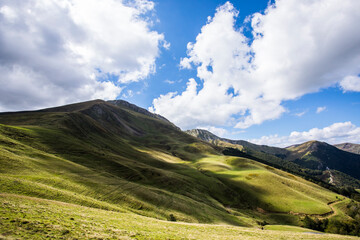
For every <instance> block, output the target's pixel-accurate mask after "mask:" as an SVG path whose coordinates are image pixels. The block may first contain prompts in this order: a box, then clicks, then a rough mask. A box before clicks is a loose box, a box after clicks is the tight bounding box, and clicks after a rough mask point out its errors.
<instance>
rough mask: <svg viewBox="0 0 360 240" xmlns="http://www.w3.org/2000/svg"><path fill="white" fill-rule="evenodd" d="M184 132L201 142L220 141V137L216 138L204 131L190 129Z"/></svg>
mask: <svg viewBox="0 0 360 240" xmlns="http://www.w3.org/2000/svg"><path fill="white" fill-rule="evenodd" d="M185 132H186V133H187V134H190V135H191V136H193V137H196V138H199V139H201V140H203V141H208V142H211V141H214V140H219V139H220V137H218V136H216V135H215V134H213V133H211V132H209V131H208V130H205V129H191V130H187V131H185Z"/></svg>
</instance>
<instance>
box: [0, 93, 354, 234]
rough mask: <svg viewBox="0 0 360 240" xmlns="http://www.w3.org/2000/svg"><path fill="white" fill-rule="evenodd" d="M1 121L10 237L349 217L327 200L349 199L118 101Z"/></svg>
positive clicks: (1, 186) (4, 224)
mask: <svg viewBox="0 0 360 240" xmlns="http://www.w3.org/2000/svg"><path fill="white" fill-rule="evenodd" d="M0 123H1V124H0V192H1V193H2V194H1V196H0V199H1V202H2V205H1V206H2V207H1V217H2V220H1V222H0V223H1V224H0V230H1V234H3V236H6V237H9V238H11V237H18V236H20V237H24V238H28V236H34V238H35V237H36V238H38V237H42V236H45V235H47V236H49V237H52V238H54V237H56V238H58V237H59V236H63V237H65V238H66V237H77V238H96V237H98V238H112V237H113V236H117V237H121V236H127V237H133V238H137V239H147V238H155V239H163V238H196V239H197V238H202V239H206V236H209V235H207V234H211V236H212V235H214V236H218V238H228V239H232V238H233V236H234V234H235V233H236V234H237V235H239V234H240V235H241V233H239V232H243V234H245V232H247V231H249V232H251V234H250V235H249V236H248V237H249V239H262V238H264V237H265V238H271V237H270V236H269V235H267V234H266V233H260V232H261V230H256V229H252V230H249V229H243V228H236V227H229V226H219V227H216V226H213V225H209V227H208V228H207V227H204V226H207V225H196V224H194V225H189V224H182V223H179V222H188V223H211V224H226V225H233V226H246V227H255V228H257V229H259V228H261V227H263V225H266V224H270V225H295V226H303V225H304V222H303V221H304V217H305V216H310V217H319V218H330V219H331V218H337V219H339V220H340V221H342V220H343V219H349V218H351V219H352V217H351V216H350V215H349V214H350V213H347V212H346V211H345V210H339V211H336V212H335V211H334V210H333V208H332V206H331V205H329V203H331V202H334V201H336V202H339V203H342V202H345V201H347V200H346V199H345V198H344V197H342V196H340V195H339V194H336V193H334V192H331V191H329V190H327V189H324V188H322V187H320V186H319V185H316V184H314V183H311V182H308V181H306V180H304V179H302V178H300V177H298V176H295V175H293V174H290V173H288V172H284V171H281V170H278V169H275V168H273V167H271V166H268V165H265V164H263V163H260V162H258V161H254V160H252V159H251V158H248V157H234V156H224V155H223V154H222V153H221V152H222V151H223V150H224V148H223V147H218V146H215V145H212V144H210V143H207V142H203V141H200V140H198V139H196V138H194V137H192V136H189V135H188V134H186V133H183V132H181V131H180V130H179V129H178V128H177V127H176V126H174V125H173V124H171V123H170V122H169V121H167V120H166V119H164V118H162V117H160V116H158V115H153V114H151V113H149V112H147V111H146V110H144V109H140V108H137V107H136V106H134V105H131V104H128V103H126V102H123V101H117V102H104V101H101V100H97V101H91V102H85V103H79V104H73V105H68V106H63V107H58V108H52V109H45V110H41V111H33V112H19V113H2V114H0ZM29 197H30V198H29ZM50 200H55V201H56V202H54V201H50ZM80 206H81V207H80ZM99 215H101V216H99ZM140 215H142V216H140ZM143 216H144V217H143ZM145 216H146V217H150V218H146V217H145ZM82 218H83V219H82ZM154 218H156V219H158V220H155V219H154ZM121 219H122V221H121ZM160 220H162V221H160ZM119 221H120V222H119ZM137 221H139V222H140V223H139V224H136V223H135V222H137ZM175 221H176V222H175ZM124 222H125V223H124ZM173 222H175V223H173ZM127 223H128V224H127ZM132 228H134V229H136V231H133V230H131V229H132ZM152 228H153V229H152ZM164 228H167V229H169V232H167V230H166V231H165V230H164ZM204 228H206V229H205V230H204V231H202V230H201V229H204ZM218 228H221V229H222V230H220V232H221V233H216V232H217V231H218V230H217V229H218ZM119 229H120V230H119ZM284 229H289V227H284ZM45 230H46V232H44V231H45ZM152 230H153V231H154V232H155V233H154V232H153V233H151V231H152ZM190 230H191V231H194V232H195V235H194V236H195V237H194V236H192V235H191V234H190V235H189V231H190ZM182 231H184V232H185V233H184V232H182ZM259 231H260V232H259ZM309 231H310V230H309ZM206 233H207V234H206ZM82 234H83V235H82ZM216 234H218V235H216ZM222 234H227V237H226V236H223V235H222ZM274 234H275V233H274ZM276 234H279V235H278V236H284V235H281V234H280V233H276ZM276 234H275V235H276ZM245 235H246V234H245ZM285 235H286V234H285ZM0 236H1V235H0ZM246 236H247V235H246ZM296 236H299V235H296ZM288 237H290V235H288ZM311 237H312V236H311ZM285 238H286V237H285ZM304 238H306V236H305V237H304ZM309 238H310V237H309ZM319 238H320V239H331V238H334V239H336V238H338V237H336V236H330V235H327V236H319ZM275 239H277V238H275Z"/></svg>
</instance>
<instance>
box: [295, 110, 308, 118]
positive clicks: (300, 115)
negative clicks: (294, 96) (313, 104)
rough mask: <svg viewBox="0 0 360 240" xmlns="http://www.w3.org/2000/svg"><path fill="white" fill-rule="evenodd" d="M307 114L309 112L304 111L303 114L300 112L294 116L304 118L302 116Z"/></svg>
mask: <svg viewBox="0 0 360 240" xmlns="http://www.w3.org/2000/svg"><path fill="white" fill-rule="evenodd" d="M306 112H307V111H303V112H299V113H294V115H295V116H297V117H302V116H304V115H305V113H306Z"/></svg>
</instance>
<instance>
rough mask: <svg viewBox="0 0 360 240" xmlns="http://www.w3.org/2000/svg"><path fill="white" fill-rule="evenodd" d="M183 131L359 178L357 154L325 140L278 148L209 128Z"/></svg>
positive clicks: (258, 154)
mask: <svg viewBox="0 0 360 240" xmlns="http://www.w3.org/2000/svg"><path fill="white" fill-rule="evenodd" d="M186 133H188V134H190V135H192V136H195V137H198V138H200V139H202V140H205V141H210V142H212V143H214V144H218V145H224V143H221V142H226V143H230V144H233V145H235V148H236V146H238V145H240V146H242V148H241V149H240V150H242V151H243V152H245V153H247V154H250V155H253V156H255V157H257V158H260V159H267V160H269V162H270V163H276V164H277V165H279V164H280V165H284V164H290V166H289V167H290V168H291V169H292V168H297V167H296V166H295V165H292V164H296V165H298V166H300V167H305V168H308V169H313V170H321V171H326V170H328V169H329V168H330V169H333V170H339V171H340V172H344V173H346V174H348V175H350V176H351V177H354V178H357V180H359V179H360V156H359V155H356V154H353V153H350V152H346V151H342V150H341V149H338V148H336V147H335V146H332V145H330V144H328V143H325V142H320V141H316V140H313V141H307V142H305V143H301V144H296V145H292V146H289V147H286V148H278V147H270V146H266V145H257V144H253V143H250V142H247V141H244V140H230V139H226V138H220V137H218V136H216V135H214V134H212V133H211V132H209V131H207V130H202V129H193V130H188V131H186ZM204 136H208V138H204ZM209 136H210V137H209ZM216 141H220V142H216ZM229 147H234V146H229ZM300 171H301V170H300ZM320 178H323V177H320ZM359 184H360V182H358V183H357V185H356V186H358V185H359Z"/></svg>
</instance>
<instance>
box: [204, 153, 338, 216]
mask: <svg viewBox="0 0 360 240" xmlns="http://www.w3.org/2000/svg"><path fill="white" fill-rule="evenodd" d="M197 166H198V168H200V169H202V170H207V171H211V172H215V174H216V175H217V176H219V177H220V178H221V179H224V181H227V182H229V183H231V184H232V185H233V186H235V187H237V188H239V189H241V191H243V192H245V193H246V195H247V196H248V197H251V198H253V201H254V202H257V204H258V205H257V206H256V207H260V208H262V209H264V210H266V211H270V212H290V211H292V212H296V213H307V214H323V213H326V212H329V211H331V209H330V208H329V207H328V206H327V203H328V202H330V201H334V200H335V199H336V194H334V193H332V192H330V191H328V190H325V189H323V188H320V187H319V186H317V185H315V184H311V183H309V182H306V181H304V180H303V179H301V178H299V177H296V176H294V175H292V174H288V173H285V172H282V171H280V170H276V169H274V168H270V167H268V166H266V165H264V164H261V163H257V162H255V161H252V160H249V159H244V158H234V157H227V156H221V157H213V158H205V159H202V160H199V161H198V162H197Z"/></svg>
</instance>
